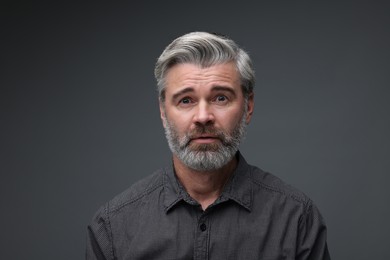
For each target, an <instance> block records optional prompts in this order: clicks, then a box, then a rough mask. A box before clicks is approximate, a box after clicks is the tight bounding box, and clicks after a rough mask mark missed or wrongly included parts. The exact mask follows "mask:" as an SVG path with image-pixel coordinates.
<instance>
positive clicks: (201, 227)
mask: <svg viewBox="0 0 390 260" xmlns="http://www.w3.org/2000/svg"><path fill="white" fill-rule="evenodd" d="M206 229H207V226H206V224H205V223H202V224H201V225H200V230H201V231H202V232H204V231H206Z"/></svg>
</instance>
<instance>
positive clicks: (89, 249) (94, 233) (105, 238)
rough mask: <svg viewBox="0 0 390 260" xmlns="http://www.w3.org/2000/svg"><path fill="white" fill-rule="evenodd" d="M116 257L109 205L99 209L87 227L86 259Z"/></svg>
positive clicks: (102, 259)
mask: <svg viewBox="0 0 390 260" xmlns="http://www.w3.org/2000/svg"><path fill="white" fill-rule="evenodd" d="M111 259H114V252H113V247H112V236H111V230H110V222H109V218H108V214H107V206H104V207H102V208H100V209H99V211H98V212H97V213H96V214H95V216H94V217H93V219H92V222H91V224H90V225H88V228H87V245H86V260H111Z"/></svg>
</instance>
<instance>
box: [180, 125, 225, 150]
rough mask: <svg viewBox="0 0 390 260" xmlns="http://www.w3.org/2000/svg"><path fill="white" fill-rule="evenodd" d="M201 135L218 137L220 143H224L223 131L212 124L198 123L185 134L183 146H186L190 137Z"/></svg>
mask: <svg viewBox="0 0 390 260" xmlns="http://www.w3.org/2000/svg"><path fill="white" fill-rule="evenodd" d="M202 135H210V136H213V137H215V138H218V139H219V140H220V141H221V142H222V143H224V144H225V143H226V133H225V132H224V131H222V130H218V129H217V128H215V127H214V126H210V125H198V126H196V127H195V128H194V129H193V130H191V131H190V132H189V133H187V134H186V135H185V142H184V146H188V145H189V144H190V142H191V140H192V139H195V138H198V137H199V136H202Z"/></svg>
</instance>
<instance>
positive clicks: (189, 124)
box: [160, 63, 253, 171]
mask: <svg viewBox="0 0 390 260" xmlns="http://www.w3.org/2000/svg"><path fill="white" fill-rule="evenodd" d="M160 110H161V118H162V120H163V124H164V128H165V132H166V136H167V140H168V143H169V146H170V148H171V150H172V152H173V154H174V156H176V157H177V158H178V159H179V160H180V161H181V162H183V163H184V164H185V165H187V166H188V167H189V168H192V169H195V170H199V171H209V170H215V169H219V168H221V167H222V166H224V165H225V164H226V163H228V162H229V161H230V160H231V159H232V157H233V156H234V154H235V153H236V152H237V150H238V146H239V144H240V141H241V139H242V137H243V135H244V133H245V126H246V124H248V123H249V121H250V119H251V115H252V112H253V95H250V97H249V99H248V101H247V102H245V99H244V96H243V93H242V89H241V85H240V79H239V74H238V72H237V71H236V67H235V65H234V64H233V63H224V64H218V65H214V66H211V67H208V68H201V67H199V66H197V65H194V64H188V63H184V64H178V65H175V66H173V67H172V68H170V70H169V71H168V73H167V75H166V88H165V102H164V103H160Z"/></svg>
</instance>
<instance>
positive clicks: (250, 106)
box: [245, 92, 255, 124]
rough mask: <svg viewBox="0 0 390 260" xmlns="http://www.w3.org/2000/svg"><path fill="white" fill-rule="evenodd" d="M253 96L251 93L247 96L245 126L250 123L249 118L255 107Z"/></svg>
mask: <svg viewBox="0 0 390 260" xmlns="http://www.w3.org/2000/svg"><path fill="white" fill-rule="evenodd" d="M254 96H255V94H254V93H253V92H252V93H251V94H249V97H248V104H247V112H246V120H245V122H246V124H249V122H250V121H251V118H252V114H253V109H254V107H255V100H254Z"/></svg>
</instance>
